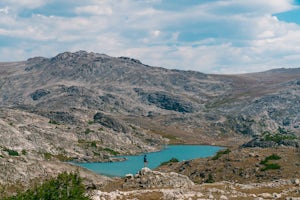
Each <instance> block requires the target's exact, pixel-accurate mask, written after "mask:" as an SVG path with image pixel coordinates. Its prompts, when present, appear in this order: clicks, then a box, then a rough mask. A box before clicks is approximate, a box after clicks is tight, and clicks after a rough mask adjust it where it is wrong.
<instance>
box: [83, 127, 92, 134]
mask: <svg viewBox="0 0 300 200" xmlns="http://www.w3.org/2000/svg"><path fill="white" fill-rule="evenodd" d="M92 132H94V131H93V130H91V129H89V128H87V129H85V131H84V133H85V134H86V135H87V134H89V133H92Z"/></svg>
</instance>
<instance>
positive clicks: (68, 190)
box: [4, 172, 90, 200]
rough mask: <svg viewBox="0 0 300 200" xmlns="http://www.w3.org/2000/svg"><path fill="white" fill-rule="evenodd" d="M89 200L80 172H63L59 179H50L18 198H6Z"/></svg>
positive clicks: (15, 199)
mask: <svg viewBox="0 0 300 200" xmlns="http://www.w3.org/2000/svg"><path fill="white" fill-rule="evenodd" d="M25 199H26V200H38V199H47V200H56V199H61V200H68V199H70V200H71V199H72V200H89V199H90V198H88V197H87V196H85V188H84V185H83V184H82V179H81V178H80V176H79V173H78V172H75V173H67V172H63V173H61V174H59V175H58V176H57V178H53V179H50V180H48V181H46V182H45V183H43V184H41V185H37V186H35V187H34V188H32V189H29V190H27V191H26V192H22V193H18V194H17V195H16V196H12V197H7V198H4V200H25Z"/></svg>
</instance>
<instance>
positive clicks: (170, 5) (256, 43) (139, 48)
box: [0, 0, 300, 74]
mask: <svg viewBox="0 0 300 200" xmlns="http://www.w3.org/2000/svg"><path fill="white" fill-rule="evenodd" d="M78 50H86V51H88V52H98V53H105V54H108V55H111V56H128V57H133V58H136V59H139V60H141V61H142V62H143V63H145V64H148V65H152V66H160V67H166V68H176V69H183V70H196V71H200V72H205V73H226V74H230V73H245V72H257V71H264V70H268V69H272V68H280V67H286V68H289V67H300V64H299V63H300V0H297V1H294V0H276V1H274V0H263V1H262V0H251V1H246V0H85V1H74V0H64V1H60V0H22V1H19V0H1V1H0V62H4V61H15V60H26V59H28V58H30V57H34V56H44V57H52V56H55V55H56V54H58V53H61V52H64V51H71V52H74V51H78Z"/></svg>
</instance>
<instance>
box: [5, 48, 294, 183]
mask: <svg viewBox="0 0 300 200" xmlns="http://www.w3.org/2000/svg"><path fill="white" fill-rule="evenodd" d="M299 101H300V69H299V68H298V69H276V70H271V71H266V72H261V73H253V74H242V75H212V74H203V73H200V72H194V71H179V70H168V69H164V68H159V67H151V66H147V65H145V64H143V63H141V62H140V61H138V60H135V59H132V58H127V57H119V58H115V57H110V56H107V55H104V54H98V53H88V52H85V51H79V52H75V53H70V52H65V53H61V54H58V55H57V56H55V57H53V58H43V57H35V58H30V59H28V60H26V61H22V62H12V63H0V137H1V140H0V161H1V162H2V163H6V162H8V161H9V160H10V159H13V160H14V159H15V158H16V157H18V156H23V157H25V158H28V159H29V158H34V159H35V158H38V159H43V160H50V161H56V160H60V161H66V160H78V161H108V160H110V159H111V158H110V157H111V156H113V155H119V154H135V153H140V152H145V151H154V150H158V149H159V148H160V147H161V145H163V144H164V143H202V144H204V143H205V144H217V145H231V146H236V145H239V144H242V143H244V142H246V141H249V140H250V139H252V138H254V140H255V141H259V142H258V143H255V141H254V142H252V143H251V144H249V145H250V146H251V145H252V146H259V145H261V144H262V143H263V142H264V141H270V140H271V141H272V142H275V144H274V143H271V144H268V145H267V146H270V145H273V146H276V145H282V144H283V145H291V146H297V145H298V146H299V144H298V141H297V137H299V135H300V114H299V113H300V102H299ZM278 137H279V138H281V139H280V141H277V140H278ZM270 138H271V139H270ZM274 138H275V139H274ZM282 140H285V143H280V142H281V141H282ZM14 154H17V155H14ZM15 156H16V157H15ZM3 165H4V164H3ZM15 173H16V172H15ZM20 173H21V172H20ZM8 177H10V176H8ZM7 181H9V180H7ZM11 181H15V179H12V180H11Z"/></svg>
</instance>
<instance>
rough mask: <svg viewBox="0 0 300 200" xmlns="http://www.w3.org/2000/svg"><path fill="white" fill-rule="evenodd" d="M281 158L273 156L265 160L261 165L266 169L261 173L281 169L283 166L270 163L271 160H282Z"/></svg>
mask: <svg viewBox="0 0 300 200" xmlns="http://www.w3.org/2000/svg"><path fill="white" fill-rule="evenodd" d="M280 159H281V157H280V156H278V155H277V154H272V155H271V156H268V157H266V158H265V159H264V160H262V161H261V162H260V164H261V165H264V166H265V167H264V168H262V169H261V171H267V170H270V169H271V170H272V169H280V168H281V166H280V165H279V164H277V163H270V162H269V161H270V160H280Z"/></svg>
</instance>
